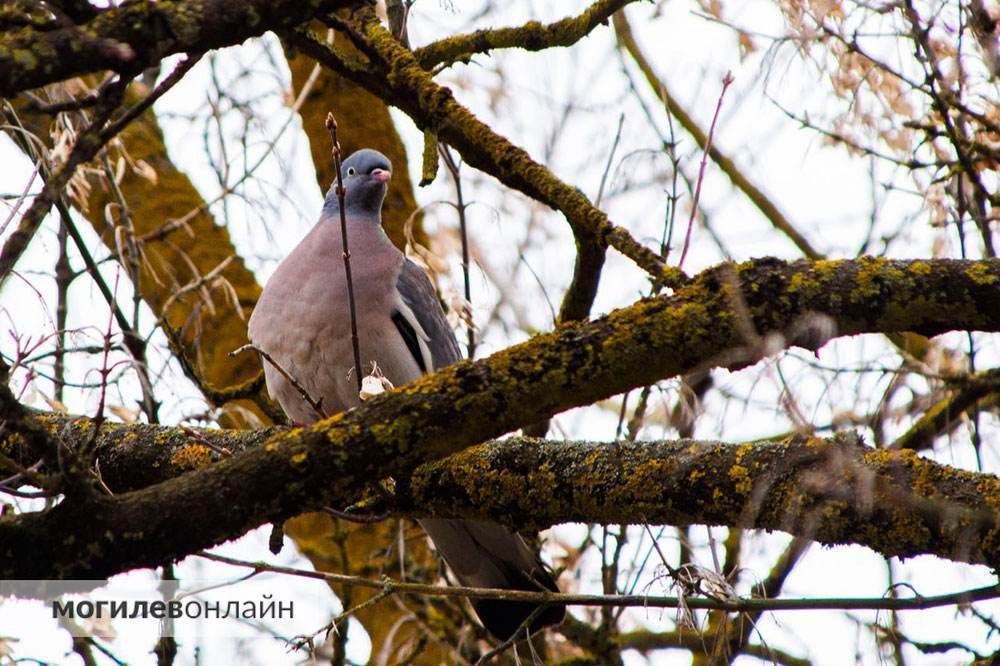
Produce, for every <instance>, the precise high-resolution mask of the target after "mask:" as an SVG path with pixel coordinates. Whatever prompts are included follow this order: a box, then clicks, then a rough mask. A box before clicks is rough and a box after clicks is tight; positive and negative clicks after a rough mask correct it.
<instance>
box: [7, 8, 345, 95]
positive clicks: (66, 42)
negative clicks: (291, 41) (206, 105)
mask: <svg viewBox="0 0 1000 666" xmlns="http://www.w3.org/2000/svg"><path fill="white" fill-rule="evenodd" d="M356 4H359V3H358V1H357V0H239V1H235V0H160V2H141V3H126V4H124V5H121V6H119V7H114V8H111V9H105V10H103V11H99V12H97V13H96V14H95V16H94V17H93V18H92V19H90V20H89V21H87V22H86V23H84V24H82V25H78V26H70V27H65V28H59V29H56V30H38V29H35V28H32V27H26V28H22V29H21V30H18V31H16V32H13V33H8V34H6V35H4V36H3V37H2V38H0V96H4V97H10V96H13V95H15V94H16V93H18V92H20V91H22V90H27V89H29V88H37V87H39V86H43V85H46V84H49V83H54V82H56V81H61V80H63V79H67V78H70V77H73V76H79V75H81V74H86V73H90V72H97V71H101V70H113V71H122V70H123V69H130V70H132V71H137V70H141V69H143V68H145V67H148V66H150V65H154V64H156V63H158V62H160V60H162V59H163V58H164V57H166V56H168V55H171V54H174V53H182V52H188V53H190V52H198V51H207V50H209V49H215V48H220V47H223V46H232V45H234V44H239V43H240V42H242V41H243V40H245V39H247V38H249V37H255V36H257V35H261V34H263V33H265V32H267V31H268V30H278V29H284V28H289V27H291V26H294V25H298V24H300V23H303V22H305V21H307V20H309V19H310V18H313V17H314V16H317V15H319V14H322V13H325V12H331V11H334V10H336V9H340V8H342V7H348V6H351V5H356Z"/></svg>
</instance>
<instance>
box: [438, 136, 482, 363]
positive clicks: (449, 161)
mask: <svg viewBox="0 0 1000 666" xmlns="http://www.w3.org/2000/svg"><path fill="white" fill-rule="evenodd" d="M438 149H439V150H440V151H441V156H442V157H444V165H445V167H446V168H447V169H448V173H450V174H451V179H452V182H454V183H455V199H456V205H455V208H456V210H458V228H459V233H460V234H461V236H462V276H463V278H464V279H465V303H463V304H462V309H463V310H465V309H466V308H468V311H467V312H461V313H460V315H461V316H462V320H463V321H465V328H466V330H467V331H468V333H469V337H468V347H469V358H470V359H471V358H475V356H476V330H475V327H474V326H473V321H472V281H471V279H470V278H469V235H468V230H467V229H466V224H465V209H466V203H465V197H464V195H463V194H462V179H461V177H460V176H459V164H458V163H457V162H456V161H455V158H454V156H453V155H452V154H451V150H449V149H448V146H446V145H445V144H443V143H438Z"/></svg>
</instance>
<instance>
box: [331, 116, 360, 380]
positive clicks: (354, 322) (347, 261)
mask: <svg viewBox="0 0 1000 666" xmlns="http://www.w3.org/2000/svg"><path fill="white" fill-rule="evenodd" d="M326 129H327V131H328V132H330V141H331V142H332V143H333V165H334V167H336V170H337V185H336V187H337V190H336V192H337V203H338V204H339V205H338V208H340V237H341V240H343V243H344V255H343V256H344V273H345V274H346V275H347V302H348V304H349V305H350V309H351V346H352V347H353V348H354V379H355V380H357V383H358V393H359V394H360V393H361V346H360V344H359V342H358V315H357V310H356V308H355V305H354V280H353V279H352V278H351V250H350V248H348V246H347V213H345V212H344V194H345V193H346V192H347V190H345V189H344V175H343V174H342V173H341V171H340V141H338V140H337V120H336V119H335V118H334V117H333V112H329V113H327V114H326Z"/></svg>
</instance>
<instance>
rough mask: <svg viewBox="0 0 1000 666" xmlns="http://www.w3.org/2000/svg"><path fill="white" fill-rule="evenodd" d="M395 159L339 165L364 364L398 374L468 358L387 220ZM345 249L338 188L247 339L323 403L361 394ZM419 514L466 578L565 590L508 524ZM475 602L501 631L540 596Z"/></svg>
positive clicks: (350, 401)
mask: <svg viewBox="0 0 1000 666" xmlns="http://www.w3.org/2000/svg"><path fill="white" fill-rule="evenodd" d="M391 170H392V165H391V164H390V162H389V160H388V159H387V158H386V157H385V156H384V155H382V154H381V153H379V152H377V151H374V150H360V151H358V152H356V153H354V154H353V155H351V156H350V157H349V158H348V159H347V160H345V161H344V163H343V165H342V172H343V175H344V187H345V188H346V194H345V202H344V212H345V216H346V219H347V229H348V246H349V249H350V252H351V257H352V260H351V269H352V275H353V282H354V290H355V301H356V303H357V323H358V337H359V342H360V351H361V361H362V366H363V367H362V371H363V372H367V371H368V370H369V369H370V367H371V362H372V361H375V362H376V363H377V365H378V368H379V369H380V370H381V371H382V373H383V374H384V376H385V377H386V378H387V379H388V380H389V381H390V382H392V383H393V385H395V386H399V385H401V384H405V383H407V382H410V381H413V380H414V379H417V378H418V377H419V376H420V375H422V374H424V373H425V372H433V371H434V370H436V369H439V368H443V367H445V366H447V365H450V364H452V363H454V362H456V361H458V360H460V359H461V352H460V351H459V347H458V342H457V341H456V339H455V334H454V332H453V331H452V329H451V327H450V326H449V325H448V321H447V319H446V318H445V315H444V312H443V310H442V309H441V304H440V302H439V301H438V299H437V294H436V293H435V291H434V287H433V286H432V285H431V282H430V280H429V279H428V278H427V276H426V275H425V274H424V272H423V271H422V270H421V269H420V268H419V267H418V266H417V265H416V264H414V263H413V262H411V261H410V260H408V259H406V258H405V257H404V256H403V254H402V253H401V252H400V251H399V250H398V249H397V248H396V247H395V246H394V245H393V244H392V242H391V241H390V240H389V238H388V237H387V236H386V235H385V232H384V231H383V229H382V219H381V210H382V201H383V199H384V197H385V193H386V184H387V182H388V180H389V177H390V175H391ZM342 251H343V247H342V239H341V230H340V207H339V201H338V199H337V196H336V193H335V191H334V188H331V189H330V192H329V193H328V195H327V198H326V202H325V205H324V206H323V213H322V215H321V216H320V220H319V222H318V223H317V224H316V226H315V227H313V229H312V230H311V231H310V232H309V233H308V234H307V235H306V237H305V238H304V239H303V240H302V242H301V243H299V245H298V246H297V247H296V248H295V249H294V250H293V251H292V252H291V254H289V255H288V257H286V258H285V260H284V261H283V262H281V264H280V265H279V266H278V268H277V270H276V271H275V273H274V275H273V276H272V277H271V279H270V280H269V281H268V283H267V286H266V287H265V288H264V291H263V293H262V294H261V297H260V300H259V301H258V302H257V306H256V307H255V309H254V311H253V314H252V315H251V317H250V324H249V336H250V340H251V342H253V343H254V344H255V345H257V346H258V347H259V348H261V349H262V350H263V351H265V352H267V353H268V354H269V355H270V356H271V357H272V358H273V359H274V361H275V362H276V363H277V364H278V365H280V366H281V368H282V369H284V370H285V371H286V372H287V373H289V374H290V375H291V376H292V377H294V378H295V380H296V381H298V382H299V383H300V384H301V385H302V386H303V387H304V388H305V389H306V391H307V392H308V393H309V395H310V396H312V397H313V398H316V399H319V400H321V405H322V408H323V411H324V412H325V414H326V415H331V414H335V413H337V412H339V411H343V410H345V409H350V408H352V407H356V406H357V405H359V404H360V399H359V397H358V391H357V384H356V381H355V379H354V377H353V376H351V375H350V373H351V372H352V369H353V367H354V355H353V347H352V344H351V334H350V314H349V309H348V295H347V287H346V279H345V273H344V266H343V260H342V258H341V255H342ZM264 373H265V379H266V381H267V388H268V391H269V392H270V393H271V395H272V397H274V398H275V400H277V401H278V403H279V404H280V405H281V407H282V408H283V409H284V410H285V413H286V414H288V416H289V418H291V419H292V421H294V422H296V423H299V424H309V423H313V422H314V421H316V420H318V419H319V415H318V414H317V413H316V411H315V410H314V409H313V408H312V407H311V406H310V405H309V404H307V403H306V402H305V401H304V400H303V399H302V397H301V395H300V394H299V391H298V389H297V388H296V387H295V386H293V385H292V384H291V383H290V382H289V381H288V380H287V379H285V377H283V376H282V374H281V373H280V372H279V371H278V370H277V369H275V368H274V367H272V366H271V365H270V364H269V363H265V364H264ZM420 524H421V526H422V527H423V528H424V530H425V531H426V532H427V534H428V535H429V536H430V537H431V540H432V541H433V542H434V545H435V547H436V548H437V550H438V552H439V553H440V554H441V555H442V556H443V557H444V559H445V561H446V562H447V563H448V566H449V567H450V568H451V570H452V571H453V572H454V574H455V576H456V578H457V579H458V580H459V582H460V583H461V584H462V585H467V586H473V587H493V588H504V589H514V590H532V591H537V590H544V589H548V590H552V591H558V588H557V586H556V583H555V581H554V580H553V579H552V576H551V575H550V574H549V573H548V571H547V570H546V569H545V567H544V565H543V564H542V562H541V560H540V559H539V557H538V554H537V553H536V552H534V551H533V550H532V549H530V548H529V547H528V546H527V544H525V542H524V540H523V539H521V537H520V536H518V535H517V533H515V532H513V531H511V530H509V529H507V528H506V527H503V526H502V525H498V524H496V523H490V522H485V521H474V520H447V519H436V518H435V519H425V520H422V521H420ZM473 606H474V607H475V609H476V613H477V614H478V615H479V618H480V620H482V622H483V625H484V626H485V627H486V628H487V629H488V630H489V631H490V633H492V634H493V635H494V636H496V637H497V638H500V639H506V638H508V637H510V636H511V635H512V634H513V633H514V632H515V631H516V630H517V628H518V627H519V626H520V625H521V624H522V623H523V622H524V621H525V620H526V619H527V618H528V617H529V616H530V615H531V614H532V613H533V612H534V611H535V610H536V605H535V604H531V603H524V602H510V601H497V600H477V601H473ZM563 615H564V609H563V607H561V606H551V607H548V608H546V609H544V610H543V611H541V612H540V613H539V614H538V616H537V617H536V618H535V620H534V621H533V622H532V625H531V629H532V631H534V630H537V629H539V628H541V627H544V626H547V625H551V624H555V623H558V622H559V621H561V620H562V618H563Z"/></svg>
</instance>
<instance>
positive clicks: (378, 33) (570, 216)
mask: <svg viewBox="0 0 1000 666" xmlns="http://www.w3.org/2000/svg"><path fill="white" fill-rule="evenodd" d="M339 26H340V27H342V28H350V29H351V31H350V33H349V35H350V36H351V37H352V39H354V40H365V45H366V46H367V47H368V49H374V51H375V52H377V54H378V56H379V57H378V61H377V62H375V61H371V62H368V63H365V64H364V65H361V64H359V63H357V62H352V61H350V60H348V59H345V58H343V57H342V56H341V55H340V54H339V53H337V52H336V51H334V50H331V49H330V48H329V47H328V46H327V45H325V44H323V43H321V42H319V41H317V40H316V39H314V38H312V37H311V36H309V35H307V34H305V33H303V32H296V33H293V34H292V35H290V36H289V41H290V43H291V44H293V45H294V46H296V47H297V48H299V49H301V50H302V52H304V53H306V54H308V55H309V56H310V57H312V58H314V59H315V60H317V61H319V62H321V63H323V64H324V65H326V66H327V67H329V68H331V69H333V70H334V71H335V72H337V73H339V74H341V75H342V76H344V77H345V78H348V79H350V80H352V81H355V82H357V83H358V84H360V85H362V86H363V87H365V88H366V89H368V90H369V91H371V92H372V93H374V94H375V95H377V96H378V97H380V98H382V99H383V100H385V101H386V102H387V103H389V104H392V105H393V106H396V107H398V108H399V109H401V110H402V111H404V112H405V113H406V114H407V115H409V116H410V118H412V119H413V121H414V122H415V123H416V124H417V126H418V127H420V128H421V129H423V130H425V131H426V130H430V131H433V132H436V133H437V135H438V137H439V138H440V140H441V141H443V142H444V143H447V144H448V145H449V146H451V147H453V148H455V149H456V150H457V151H458V152H459V153H460V154H461V155H462V159H463V160H464V161H465V163H467V164H469V165H470V166H472V167H474V168H476V169H479V170H480V171H483V172H485V173H488V174H490V175H491V176H493V177H494V178H496V179H498V180H499V181H500V182H502V183H503V184H504V185H507V186H508V187H510V188H512V189H515V190H518V191H519V192H522V193H524V194H526V195H527V196H529V197H531V198H533V199H535V200H537V201H540V202H542V203H544V204H546V205H547V206H550V207H552V208H553V209H555V210H558V211H560V212H561V213H562V214H563V215H564V216H565V217H566V220H567V222H569V224H570V226H571V227H572V228H573V229H574V232H575V233H578V234H583V236H584V237H587V236H589V237H592V238H593V239H594V240H595V242H598V243H600V244H602V245H610V246H611V247H613V248H615V249H616V250H618V251H619V252H621V253H622V254H623V255H625V256H626V257H628V258H629V259H631V260H632V261H634V262H635V263H636V264H637V265H638V266H640V267H641V268H642V269H643V270H645V271H646V272H648V273H649V274H650V275H652V276H653V277H654V278H656V279H659V280H663V281H668V282H670V283H671V284H679V283H680V282H681V281H682V277H681V275H680V272H679V271H677V270H676V269H674V268H671V267H669V266H666V265H665V264H664V263H663V261H662V260H661V259H660V257H659V256H657V254H656V253H655V252H653V251H652V250H651V249H649V248H648V247H645V246H644V245H642V244H641V243H639V242H638V241H637V240H636V239H635V238H633V237H632V235H631V234H630V233H629V232H628V231H627V230H625V229H624V228H622V227H619V226H617V225H615V224H613V223H612V222H611V220H609V219H608V216H607V215H605V214H604V212H602V211H601V210H599V209H598V208H596V207H595V206H594V205H593V204H591V203H590V201H588V200H587V198H586V197H585V196H584V195H583V194H582V193H581V192H580V191H579V190H577V189H576V188H575V187H572V186H570V185H568V184H566V183H564V182H563V181H561V180H560V179H558V178H556V177H555V176H554V175H553V174H552V172H551V171H549V170H548V169H547V168H545V167H544V166H542V165H541V164H539V163H538V162H536V161H534V160H533V159H532V158H531V156H530V155H529V154H528V153H527V151H525V150H524V149H523V148H520V147H518V146H516V145H514V144H513V143H511V142H510V141H508V140H507V139H506V138H504V137H502V136H500V135H499V134H497V133H496V132H494V131H493V129H492V128H490V127H489V126H488V125H486V124H485V123H483V122H482V121H481V120H479V119H478V118H477V117H476V116H475V115H474V114H472V113H471V112H470V111H469V110H468V109H466V108H465V107H464V106H462V105H461V104H459V103H458V102H457V101H456V100H455V98H454V96H453V94H452V92H451V90H449V89H448V88H446V87H444V86H441V85H439V84H438V83H436V82H435V81H434V80H433V78H432V77H431V75H430V74H428V73H427V72H426V71H425V70H424V69H423V68H422V67H421V66H420V63H418V62H417V60H416V58H415V57H414V55H413V53H412V52H411V51H409V50H408V49H405V48H403V46H402V45H400V44H399V42H397V41H396V39H395V38H394V37H393V36H392V34H391V33H389V32H388V31H387V30H385V28H383V27H382V26H381V24H380V23H379V22H378V20H377V19H375V18H374V17H369V18H368V19H367V20H365V21H364V25H363V29H364V33H363V34H361V33H358V32H357V31H356V30H354V29H353V28H351V26H349V25H346V24H339Z"/></svg>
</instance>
